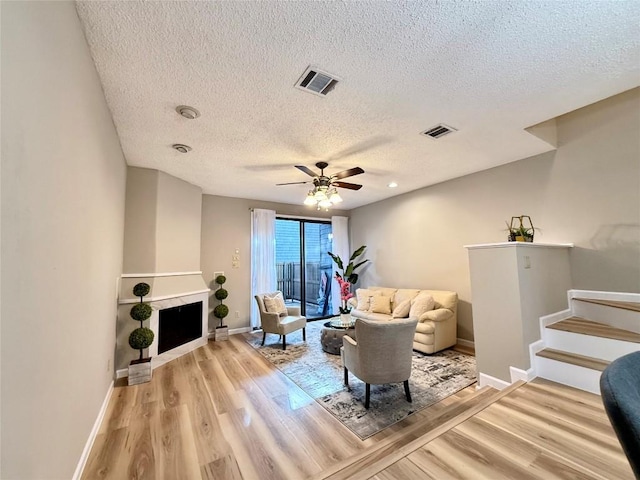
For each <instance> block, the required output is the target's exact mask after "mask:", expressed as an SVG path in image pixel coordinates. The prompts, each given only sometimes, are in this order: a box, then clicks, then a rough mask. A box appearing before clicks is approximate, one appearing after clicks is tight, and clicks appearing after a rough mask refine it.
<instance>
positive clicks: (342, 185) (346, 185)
mask: <svg viewBox="0 0 640 480" xmlns="http://www.w3.org/2000/svg"><path fill="white" fill-rule="evenodd" d="M331 185H335V186H336V187H340V188H348V189H349V190H360V189H361V188H362V185H358V184H357V183H348V182H331Z"/></svg>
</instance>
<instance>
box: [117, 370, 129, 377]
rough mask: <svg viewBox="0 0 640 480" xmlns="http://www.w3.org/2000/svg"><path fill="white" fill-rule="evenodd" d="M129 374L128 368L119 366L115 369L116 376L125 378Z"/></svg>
mask: <svg viewBox="0 0 640 480" xmlns="http://www.w3.org/2000/svg"><path fill="white" fill-rule="evenodd" d="M128 376H129V369H128V368H121V369H120V370H116V378H126V377H128Z"/></svg>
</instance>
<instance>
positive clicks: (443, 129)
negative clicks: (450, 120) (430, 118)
mask: <svg viewBox="0 0 640 480" xmlns="http://www.w3.org/2000/svg"><path fill="white" fill-rule="evenodd" d="M451 132H457V130H456V129H455V128H453V127H448V126H447V125H445V124H444V123H441V124H440V125H436V126H435V127H431V128H429V129H427V130H425V131H424V132H420V135H425V136H427V137H431V138H440V137H444V136H445V135H447V134H449V133H451Z"/></svg>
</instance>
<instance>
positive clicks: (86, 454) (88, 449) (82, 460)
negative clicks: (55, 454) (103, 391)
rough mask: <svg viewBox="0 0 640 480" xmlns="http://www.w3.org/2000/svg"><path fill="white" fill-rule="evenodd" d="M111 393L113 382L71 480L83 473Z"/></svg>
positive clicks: (78, 479)
mask: <svg viewBox="0 0 640 480" xmlns="http://www.w3.org/2000/svg"><path fill="white" fill-rule="evenodd" d="M112 393H113V381H112V382H111V384H110V385H109V388H108V389H107V395H106V396H105V397H104V401H103V402H102V406H101V407H100V411H99V412H98V417H97V418H96V421H95V422H94V424H93V428H92V429H91V433H89V438H88V439H87V443H86V444H85V445H84V450H82V455H80V460H79V461H78V466H77V467H76V471H75V472H74V474H73V477H71V478H72V480H80V478H81V477H82V472H83V471H84V467H85V466H86V465H87V460H88V459H89V453H91V448H92V447H93V442H95V440H96V436H97V435H98V431H99V430H100V426H101V425H102V420H104V415H105V414H106V413H107V407H108V406H109V400H110V399H111V394H112Z"/></svg>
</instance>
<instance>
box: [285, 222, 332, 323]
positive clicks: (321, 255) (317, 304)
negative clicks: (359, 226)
mask: <svg viewBox="0 0 640 480" xmlns="http://www.w3.org/2000/svg"><path fill="white" fill-rule="evenodd" d="M331 239H332V235H331V223H330V222H327V221H319V220H318V221H316V220H300V219H289V218H277V219H276V269H277V279H278V290H280V291H282V293H283V294H284V297H285V301H286V303H287V304H288V305H296V306H300V309H301V311H302V314H303V315H305V316H306V317H307V319H309V320H314V319H318V318H325V317H329V316H331V315H333V312H332V310H331V274H332V271H333V266H332V265H331V257H329V255H327V252H328V251H331Z"/></svg>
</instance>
